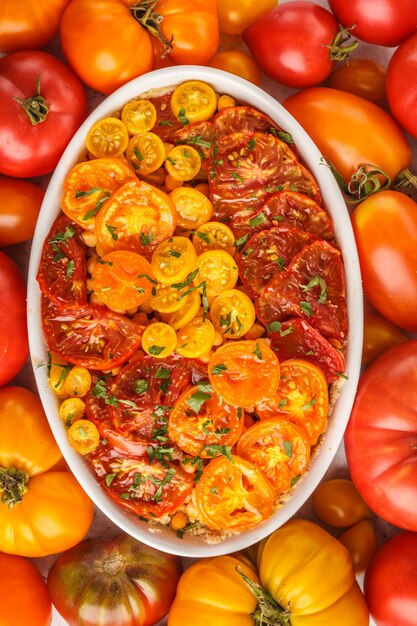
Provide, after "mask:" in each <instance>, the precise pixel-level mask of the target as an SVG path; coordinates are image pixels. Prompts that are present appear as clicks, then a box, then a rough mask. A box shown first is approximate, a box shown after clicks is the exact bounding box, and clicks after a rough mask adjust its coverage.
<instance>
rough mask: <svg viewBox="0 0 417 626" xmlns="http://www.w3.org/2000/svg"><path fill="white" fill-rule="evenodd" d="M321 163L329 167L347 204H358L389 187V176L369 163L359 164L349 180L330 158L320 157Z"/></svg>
mask: <svg viewBox="0 0 417 626" xmlns="http://www.w3.org/2000/svg"><path fill="white" fill-rule="evenodd" d="M321 163H323V164H324V165H327V166H328V167H329V168H330V170H331V172H332V174H333V176H334V177H335V179H336V182H337V184H338V185H339V187H340V189H341V190H342V192H343V195H344V196H345V200H346V202H347V203H348V204H358V203H359V202H363V200H365V198H368V197H369V196H371V195H372V194H374V193H376V192H377V191H383V190H384V189H390V187H391V177H390V176H388V174H387V173H386V172H384V171H383V170H381V169H380V168H379V167H377V166H376V165H372V164H371V163H364V164H363V165H360V166H359V167H358V169H357V170H356V172H354V173H353V174H352V176H351V177H350V180H349V182H346V181H345V179H344V178H343V176H342V175H341V173H340V172H339V171H338V170H337V168H336V167H335V165H333V163H332V162H331V161H330V159H327V158H326V157H322V158H321ZM410 173H411V172H410Z"/></svg>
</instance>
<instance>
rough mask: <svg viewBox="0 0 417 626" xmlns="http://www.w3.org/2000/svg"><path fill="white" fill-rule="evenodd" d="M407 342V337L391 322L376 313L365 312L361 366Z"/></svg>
mask: <svg viewBox="0 0 417 626" xmlns="http://www.w3.org/2000/svg"><path fill="white" fill-rule="evenodd" d="M404 341H407V336H406V335H405V334H404V333H403V332H402V331H401V330H400V329H399V328H398V326H395V324H393V323H392V322H390V321H389V320H387V319H385V317H382V316H381V315H377V314H376V313H370V312H365V319H364V328H363V350H362V365H369V363H371V362H372V361H374V360H375V359H376V358H377V357H379V356H380V355H381V354H383V353H384V352H386V351H387V350H389V349H390V348H392V347H393V346H396V345H397V344H399V343H403V342H404Z"/></svg>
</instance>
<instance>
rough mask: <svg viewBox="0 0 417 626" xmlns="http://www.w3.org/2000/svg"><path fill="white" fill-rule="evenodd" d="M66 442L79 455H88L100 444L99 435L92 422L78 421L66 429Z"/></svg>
mask: <svg viewBox="0 0 417 626" xmlns="http://www.w3.org/2000/svg"><path fill="white" fill-rule="evenodd" d="M68 441H69V443H70V445H71V446H72V447H73V448H74V450H76V451H77V452H79V453H80V454H90V452H94V450H95V449H96V448H97V447H98V445H99V443H100V433H99V431H98V428H97V426H96V425H95V424H93V422H90V420H85V419H80V420H77V421H76V422H74V423H73V424H72V425H71V426H70V428H69V429H68Z"/></svg>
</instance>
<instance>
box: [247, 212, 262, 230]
mask: <svg viewBox="0 0 417 626" xmlns="http://www.w3.org/2000/svg"><path fill="white" fill-rule="evenodd" d="M265 221H266V215H265V213H263V212H262V211H261V212H260V213H258V215H255V217H252V219H250V220H249V226H252V227H255V226H259V225H260V224H263V223H264V222H265Z"/></svg>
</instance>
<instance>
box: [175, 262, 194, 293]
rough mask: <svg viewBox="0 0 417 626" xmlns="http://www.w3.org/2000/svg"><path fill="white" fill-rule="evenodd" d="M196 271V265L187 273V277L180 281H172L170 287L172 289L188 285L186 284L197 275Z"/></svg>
mask: <svg viewBox="0 0 417 626" xmlns="http://www.w3.org/2000/svg"><path fill="white" fill-rule="evenodd" d="M198 271H199V268H198V267H197V268H196V269H195V270H194V271H192V272H191V273H190V274H188V276H187V278H186V279H185V280H184V281H183V282H182V283H173V284H172V285H171V287H173V288H174V289H184V287H188V285H190V284H191V283H192V282H193V280H194V278H195V277H196V276H197V274H198Z"/></svg>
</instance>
